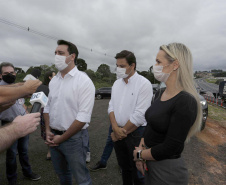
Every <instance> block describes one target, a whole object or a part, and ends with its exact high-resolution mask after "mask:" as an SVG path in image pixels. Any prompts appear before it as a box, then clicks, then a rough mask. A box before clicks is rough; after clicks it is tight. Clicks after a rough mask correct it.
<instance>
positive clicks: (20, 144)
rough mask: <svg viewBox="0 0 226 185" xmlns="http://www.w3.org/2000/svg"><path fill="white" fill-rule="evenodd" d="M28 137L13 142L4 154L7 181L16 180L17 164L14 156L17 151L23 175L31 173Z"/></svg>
mask: <svg viewBox="0 0 226 185" xmlns="http://www.w3.org/2000/svg"><path fill="white" fill-rule="evenodd" d="M28 142H29V135H27V136H25V137H22V138H20V139H18V140H17V141H15V143H13V145H12V146H11V147H10V148H9V149H8V150H7V152H6V175H7V179H8V181H11V180H16V179H17V162H16V154H17V151H18V154H19V160H20V164H21V167H22V171H23V174H24V175H29V174H31V173H32V171H31V166H30V164H29V158H28Z"/></svg>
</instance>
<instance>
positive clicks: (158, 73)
mask: <svg viewBox="0 0 226 185" xmlns="http://www.w3.org/2000/svg"><path fill="white" fill-rule="evenodd" d="M169 65H170V64H169ZM169 65H166V66H155V65H154V66H153V69H152V72H153V73H154V76H155V79H156V80H158V81H160V82H164V83H165V82H166V81H167V80H168V78H169V76H170V74H171V73H172V72H173V71H171V72H170V73H164V72H162V70H163V68H164V67H167V66H169Z"/></svg>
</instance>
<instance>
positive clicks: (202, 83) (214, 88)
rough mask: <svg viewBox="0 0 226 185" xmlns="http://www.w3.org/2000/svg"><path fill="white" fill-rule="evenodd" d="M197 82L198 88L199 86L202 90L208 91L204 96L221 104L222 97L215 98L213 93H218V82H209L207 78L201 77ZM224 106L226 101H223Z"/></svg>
mask: <svg viewBox="0 0 226 185" xmlns="http://www.w3.org/2000/svg"><path fill="white" fill-rule="evenodd" d="M195 82H196V88H197V87H198V88H199V89H200V90H203V91H206V94H205V95H202V96H204V97H205V98H206V99H207V96H208V100H209V101H211V102H213V101H214V102H215V104H218V105H219V106H220V105H221V103H222V102H221V99H218V98H214V96H213V93H218V92H219V85H217V84H213V83H208V82H207V81H206V80H205V79H202V78H199V79H196V80H195ZM222 106H223V107H225V108H226V103H225V102H223V103H222Z"/></svg>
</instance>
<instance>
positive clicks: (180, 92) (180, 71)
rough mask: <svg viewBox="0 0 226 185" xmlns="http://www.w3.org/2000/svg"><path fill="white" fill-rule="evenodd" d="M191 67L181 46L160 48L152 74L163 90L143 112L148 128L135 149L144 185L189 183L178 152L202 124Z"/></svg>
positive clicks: (188, 56) (174, 44)
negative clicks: (143, 177) (143, 176)
mask: <svg viewBox="0 0 226 185" xmlns="http://www.w3.org/2000/svg"><path fill="white" fill-rule="evenodd" d="M192 64H193V62H192V55H191V52H190V50H189V49H188V48H187V47H186V46H185V45H183V44H180V43H171V44H169V45H163V46H161V47H160V50H159V52H158V54H157V56H156V64H155V65H154V66H153V73H154V76H155V78H156V79H157V80H158V81H161V82H164V83H165V84H166V88H165V89H162V90H161V89H160V90H159V91H157V93H156V94H155V98H154V101H153V103H152V105H151V107H149V108H148V110H147V111H146V113H145V118H146V120H147V123H148V124H147V128H146V130H145V133H144V136H143V138H142V139H141V142H140V145H139V147H137V148H136V150H134V160H135V161H136V166H137V168H138V169H139V170H140V171H141V172H142V173H143V174H145V184H147V185H156V184H172V185H176V184H178V185H187V184H188V174H187V169H186V166H185V163H184V161H183V158H182V156H181V153H182V152H183V149H184V143H185V141H188V140H189V138H190V137H191V136H193V135H194V134H195V133H196V132H198V131H200V125H201V122H202V109H201V105H200V103H199V102H200V100H199V95H198V93H197V91H196V89H195V85H194V81H193V66H192ZM145 161H146V162H145Z"/></svg>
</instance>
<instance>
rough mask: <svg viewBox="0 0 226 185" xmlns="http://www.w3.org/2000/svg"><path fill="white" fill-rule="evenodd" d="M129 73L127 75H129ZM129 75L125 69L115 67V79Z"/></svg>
mask: <svg viewBox="0 0 226 185" xmlns="http://www.w3.org/2000/svg"><path fill="white" fill-rule="evenodd" d="M131 71H132V70H131ZM131 71H130V72H129V74H130V73H131ZM129 74H126V68H121V67H117V69H116V76H117V79H119V78H127V77H128V76H129Z"/></svg>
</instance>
